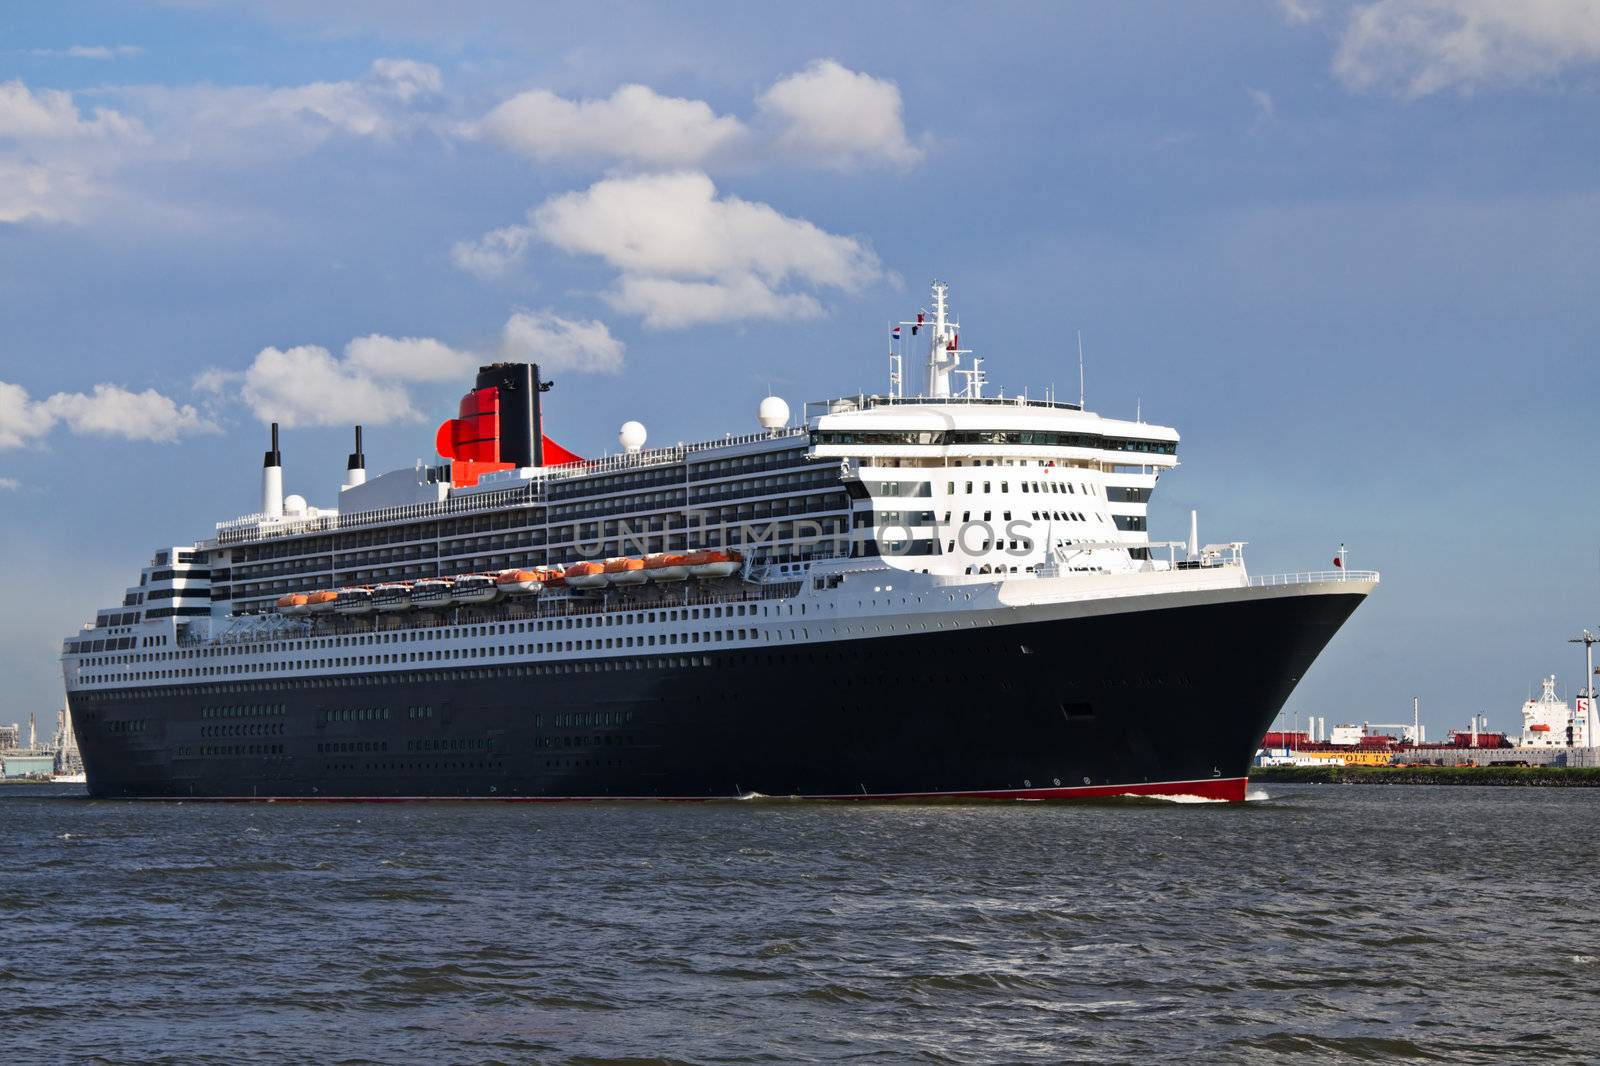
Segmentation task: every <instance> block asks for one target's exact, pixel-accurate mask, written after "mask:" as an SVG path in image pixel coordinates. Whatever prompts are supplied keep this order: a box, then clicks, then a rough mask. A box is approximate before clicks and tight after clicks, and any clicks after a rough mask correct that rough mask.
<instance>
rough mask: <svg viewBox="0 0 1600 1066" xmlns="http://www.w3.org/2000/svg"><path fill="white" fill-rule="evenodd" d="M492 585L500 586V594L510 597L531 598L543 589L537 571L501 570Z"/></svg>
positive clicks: (541, 578)
mask: <svg viewBox="0 0 1600 1066" xmlns="http://www.w3.org/2000/svg"><path fill="white" fill-rule="evenodd" d="M494 583H495V584H496V585H498V586H500V591H501V592H504V593H506V594H508V595H512V596H531V595H532V594H533V593H535V592H538V591H539V590H540V589H542V588H544V579H543V576H542V572H541V571H539V570H502V571H500V575H499V576H498V577H496V578H495V579H494Z"/></svg>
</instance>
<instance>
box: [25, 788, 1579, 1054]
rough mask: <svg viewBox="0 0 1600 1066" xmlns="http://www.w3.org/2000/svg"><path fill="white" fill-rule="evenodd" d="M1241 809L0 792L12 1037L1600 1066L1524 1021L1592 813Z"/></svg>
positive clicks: (68, 1047)
mask: <svg viewBox="0 0 1600 1066" xmlns="http://www.w3.org/2000/svg"><path fill="white" fill-rule="evenodd" d="M1435 793H1445V794H1444V795H1442V796H1441V795H1436V794H1435ZM732 799H733V797H729V800H732ZM1247 799H1248V800H1249V801H1250V803H1249V804H1248V806H1249V807H1250V811H1249V812H1248V814H1235V813H1229V812H1228V811H1227V810H1226V809H1225V808H1226V807H1227V806H1228V805H1225V804H1221V803H1219V802H1217V801H1208V800H1204V799H1200V798H1197V797H1186V796H1164V797H1150V796H1136V797H1127V798H1125V799H1118V800H1115V801H1103V802H1092V803H1083V804H1065V805H1064V804H1027V805H1023V804H1005V803H972V804H960V803H953V804H941V805H936V806H928V805H896V804H859V805H858V804H842V805H830V804H822V803H799V802H793V801H788V800H784V799H782V798H781V797H780V798H777V799H774V798H771V797H764V796H758V795H755V794H748V795H747V796H744V797H740V798H739V801H738V802H719V803H706V804H662V805H652V804H616V805H612V804H592V805H591V804H584V805H571V806H544V805H526V806H524V805H488V804H486V805H483V806H481V807H476V806H472V807H469V806H462V805H446V804H416V805H405V804H398V805H395V806H392V807H384V808H382V809H372V810H363V812H362V817H360V818H352V817H351V816H350V814H349V810H348V808H344V807H339V806H328V807H323V806H319V805H316V804H284V805H279V806H275V807H266V806H260V807H253V808H251V807H234V806H212V805H203V804H199V805H197V804H189V805H182V806H180V805H176V804H174V805H165V804H163V805H142V804H104V803H89V802H84V801H81V800H79V801H73V802H70V803H69V802H63V801H53V800H50V801H47V800H38V799H29V798H26V797H24V798H20V799H19V798H14V797H13V795H12V794H10V793H0V824H3V825H4V826H5V830H6V831H5V834H4V835H3V836H0V869H3V870H4V876H5V881H4V885H5V890H4V891H3V892H0V911H3V913H5V915H6V920H7V923H8V928H9V930H10V934H9V938H8V941H7V943H8V946H11V947H13V948H14V949H15V950H13V951H12V952H10V953H9V954H8V956H7V958H6V960H5V962H4V963H3V964H0V1028H3V1029H4V1031H5V1032H6V1033H7V1038H6V1040H7V1043H6V1058H7V1060H8V1061H19V1062H27V1061H40V1060H43V1061H54V1060H60V1059H74V1060H90V1061H93V1060H100V1061H107V1062H113V1061H114V1062H122V1061H130V1060H137V1061H144V1060H151V1061H182V1062H190V1061H193V1062H216V1063H224V1062H226V1063H230V1064H231V1063H255V1062H262V1063H267V1062H282V1061H286V1060H288V1061H318V1062H320V1061H374V1062H409V1061H418V1060H435V1061H451V1062H453V1061H555V1062H617V1063H645V1062H697V1063H698V1062H723V1063H745V1062H748V1063H757V1062H799V1061H805V1062H838V1063H859V1062H877V1061H885V1062H902V1061H928V1062H951V1063H956V1062H962V1063H964V1062H1007V1063H1012V1062H1015V1063H1053V1062H1060V1061H1083V1062H1101V1061H1137V1062H1156V1061H1160V1062H1164V1061H1185V1062H1187V1061H1204V1062H1218V1063H1263V1064H1265V1063H1276V1062H1281V1061H1284V1060H1286V1059H1295V1060H1297V1061H1305V1062H1376V1063H1389V1062H1393V1063H1400V1062H1428V1061H1438V1062H1452V1063H1454V1062H1462V1063H1486V1064H1487V1063H1498V1062H1506V1061H1539V1062H1541V1063H1566V1062H1571V1063H1577V1062H1585V1061H1589V1060H1590V1059H1592V1054H1591V1048H1590V1047H1589V1045H1588V1043H1587V1042H1586V1041H1587V1039H1588V1037H1587V1035H1586V1032H1587V1031H1586V1030H1585V1028H1584V1026H1583V1025H1582V1024H1580V1022H1579V1019H1578V1018H1577V1016H1576V1014H1575V1013H1574V1007H1573V1003H1574V1002H1575V1001H1574V1000H1573V998H1572V997H1571V996H1564V995H1550V996H1538V997H1529V996H1528V995H1527V994H1526V990H1527V989H1528V988H1535V987H1537V988H1552V989H1562V988H1566V989H1578V988H1579V987H1580V986H1582V985H1583V982H1585V981H1588V980H1589V979H1590V976H1591V975H1592V974H1593V973H1594V972H1595V970H1594V968H1595V967H1596V965H1597V960H1600V953H1597V952H1596V951H1595V948H1594V945H1593V944H1592V943H1590V941H1591V940H1592V939H1593V938H1592V937H1590V936H1589V935H1588V933H1587V932H1586V927H1583V926H1581V925H1577V926H1575V925H1574V924H1573V922H1572V921H1571V915H1572V913H1573V911H1572V907H1573V906H1574V901H1581V900H1585V899H1588V898H1589V897H1590V895H1591V892H1592V886H1593V884H1594V883H1596V880H1597V876H1600V863H1597V861H1596V860H1595V859H1593V858H1591V857H1589V854H1588V852H1587V851H1586V850H1584V849H1581V848H1570V847H1567V845H1569V844H1570V843H1571V842H1573V841H1589V840H1593V839H1595V838H1596V837H1597V835H1600V833H1597V830H1600V805H1596V804H1580V803H1573V802H1572V801H1571V798H1570V795H1567V796H1560V795H1556V794H1553V793H1552V792H1550V791H1548V790H1541V789H1533V788H1530V789H1507V790H1488V789H1485V790H1437V789H1404V788H1386V787H1377V786H1374V787H1368V788H1318V787H1316V786H1294V785H1284V786H1275V787H1274V788H1273V790H1272V794H1271V795H1270V796H1269V795H1268V794H1267V793H1266V791H1265V790H1262V789H1260V788H1252V789H1251V790H1250V791H1249V793H1248V794H1247ZM1191 805H1192V806H1191ZM1234 806H1235V807H1237V805H1234ZM1402 828H1403V831H1401V829H1402ZM1463 834H1468V835H1470V839H1471V841H1472V847H1471V848H1470V849H1464V848H1462V847H1461V840H1462V838H1463ZM1563 848H1565V850H1562V849H1563ZM1557 853H1560V854H1561V855H1562V856H1563V859H1562V861H1559V862H1558V861H1551V858H1550V856H1551V855H1552V854H1557ZM1396 900H1404V901H1407V905H1406V906H1404V907H1397V906H1396V905H1395V901H1396ZM1508 945H1514V950H1510V949H1508ZM1576 994H1578V993H1576V992H1574V995H1576Z"/></svg>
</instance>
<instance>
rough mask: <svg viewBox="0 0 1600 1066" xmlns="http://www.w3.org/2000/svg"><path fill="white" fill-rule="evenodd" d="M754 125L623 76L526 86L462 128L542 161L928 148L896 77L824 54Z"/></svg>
mask: <svg viewBox="0 0 1600 1066" xmlns="http://www.w3.org/2000/svg"><path fill="white" fill-rule="evenodd" d="M755 103H756V111H757V114H758V117H759V122H757V123H756V125H755V128H752V127H751V126H750V125H749V124H747V123H746V122H744V121H743V120H741V119H739V118H737V117H735V116H733V115H719V114H718V113H717V112H716V110H715V109H714V108H713V107H712V106H711V105H710V104H708V103H706V102H705V101H704V100H689V99H684V98H682V97H676V96H663V95H661V94H660V93H658V92H656V91H655V90H654V89H651V88H650V87H648V86H645V85H624V86H622V87H621V88H619V89H617V90H616V91H615V92H613V93H612V94H611V95H610V96H609V97H607V98H604V99H589V100H572V99H568V98H566V97H563V96H558V95H557V94H555V93H553V92H550V91H549V90H547V89H529V90H528V91H526V92H522V93H518V94H517V95H516V96H513V97H511V98H510V99H509V100H506V101H504V102H503V103H501V104H500V105H498V106H497V107H495V108H494V109H493V110H492V111H490V112H489V113H488V114H487V115H485V116H484V117H483V118H482V119H480V120H478V121H477V122H474V123H470V124H467V125H465V126H462V127H461V128H460V129H459V131H458V132H459V133H460V134H461V135H462V136H464V137H467V138H483V139H486V140H490V141H493V142H495V143H497V144H500V145H502V146H504V147H506V148H509V149H511V150H512V151H515V152H519V153H521V154H522V155H526V156H529V157H531V158H533V159H537V160H540V161H541V162H549V161H553V160H576V161H587V162H597V163H607V164H609V163H623V164H629V165H631V166H634V167H643V168H653V169H659V170H666V169H681V168H688V167H693V168H696V169H707V168H712V167H715V166H716V165H718V164H721V163H733V164H740V165H749V164H751V163H759V162H779V161H781V162H783V163H786V164H791V165H792V164H798V165H801V166H811V167H826V168H833V169H856V168H860V167H870V166H911V165H914V164H916V163H917V162H920V161H921V159H922V157H923V155H924V152H923V150H922V149H921V148H919V147H918V146H916V145H915V144H913V143H912V141H911V138H910V137H909V136H908V135H907V134H906V128H905V120H904V117H903V115H902V111H903V106H902V102H901V99H900V89H899V87H898V86H896V85H895V84H894V82H892V81H886V80H884V79H882V78H875V77H873V76H872V75H870V74H863V73H859V72H857V71H853V70H850V69H848V68H846V67H844V66H841V65H840V64H839V63H837V62H835V61H834V60H832V59H822V60H818V61H817V62H815V63H813V64H811V65H810V66H809V67H807V68H806V69H805V70H802V71H799V72H797V73H794V74H790V75H787V76H786V77H783V78H780V79H778V81H776V82H774V83H773V85H772V86H771V87H770V88H768V89H767V90H766V92H764V93H762V94H761V96H760V97H759V98H758V99H757V100H756V101H755Z"/></svg>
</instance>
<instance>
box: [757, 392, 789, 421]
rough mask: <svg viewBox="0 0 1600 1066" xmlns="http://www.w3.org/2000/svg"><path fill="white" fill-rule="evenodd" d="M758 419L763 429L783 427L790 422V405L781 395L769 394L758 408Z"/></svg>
mask: <svg viewBox="0 0 1600 1066" xmlns="http://www.w3.org/2000/svg"><path fill="white" fill-rule="evenodd" d="M756 421H758V422H760V423H761V428H762V429H782V428H783V427H784V426H787V425H788V424H789V405H788V404H786V403H784V402H783V398H782V397H781V396H768V397H767V398H766V399H765V400H762V401H761V406H760V408H758V409H757V410H756Z"/></svg>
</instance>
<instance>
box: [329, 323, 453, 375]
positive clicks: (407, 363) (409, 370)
mask: <svg viewBox="0 0 1600 1066" xmlns="http://www.w3.org/2000/svg"><path fill="white" fill-rule="evenodd" d="M344 358H345V362H346V363H348V364H349V366H350V367H351V368H352V369H353V370H360V371H365V372H366V373H367V374H370V375H372V376H373V377H378V378H390V379H393V380H395V381H453V380H456V379H459V378H463V377H469V376H470V375H471V374H472V373H473V372H474V371H475V370H476V369H477V364H478V358H477V356H475V355H473V354H472V353H471V352H462V351H457V350H456V349H454V348H452V347H450V346H449V345H448V344H444V343H442V342H440V341H436V340H434V339H433V338H432V337H385V336H384V335H383V334H381V333H369V334H368V335H367V336H365V337H357V338H356V339H355V340H353V341H351V342H350V343H349V344H346V345H345V346H344Z"/></svg>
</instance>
